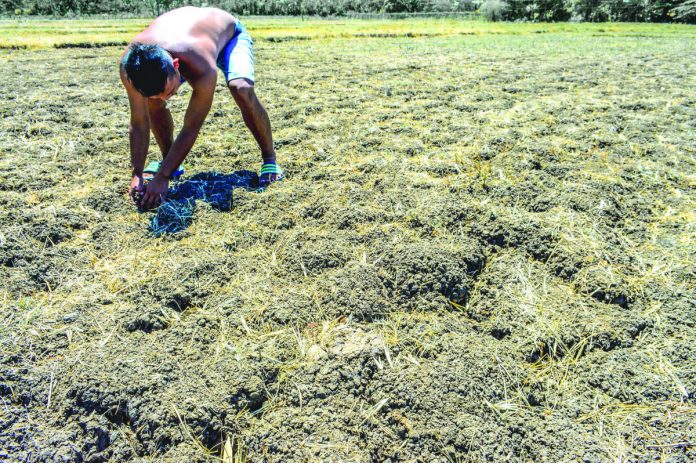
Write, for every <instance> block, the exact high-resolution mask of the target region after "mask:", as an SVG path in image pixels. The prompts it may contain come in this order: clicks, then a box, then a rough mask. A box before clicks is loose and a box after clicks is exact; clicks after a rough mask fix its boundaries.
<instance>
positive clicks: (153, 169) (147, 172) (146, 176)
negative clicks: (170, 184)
mask: <svg viewBox="0 0 696 463" xmlns="http://www.w3.org/2000/svg"><path fill="white" fill-rule="evenodd" d="M161 165H162V162H161V161H152V162H151V163H150V164H148V165H147V167H145V168H144V169H143V181H145V182H149V181H150V180H152V179H153V178H155V175H156V174H157V172H158V171H159V169H160V166H161ZM182 175H184V167H183V166H179V167H178V168H177V169H176V170H175V171H174V173H173V174H172V178H171V179H172V180H178V179H179V177H181V176H182Z"/></svg>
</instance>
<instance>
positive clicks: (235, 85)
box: [227, 79, 254, 102]
mask: <svg viewBox="0 0 696 463" xmlns="http://www.w3.org/2000/svg"><path fill="white" fill-rule="evenodd" d="M227 87H228V88H229V89H230V91H231V92H232V96H234V98H235V99H236V100H242V101H245V102H248V101H251V99H252V98H253V97H254V84H253V83H252V82H250V81H248V80H246V79H232V80H230V81H229V82H227Z"/></svg>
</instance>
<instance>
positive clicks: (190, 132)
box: [158, 70, 217, 179]
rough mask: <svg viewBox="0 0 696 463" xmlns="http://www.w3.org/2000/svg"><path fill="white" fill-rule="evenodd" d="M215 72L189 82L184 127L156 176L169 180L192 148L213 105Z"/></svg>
mask: <svg viewBox="0 0 696 463" xmlns="http://www.w3.org/2000/svg"><path fill="white" fill-rule="evenodd" d="M216 82H217V72H216V71H214V70H212V71H211V72H209V73H207V74H206V75H204V76H202V77H201V78H200V79H198V80H197V81H195V82H191V87H192V88H193V93H192V94H191V99H190V101H189V105H188V109H187V110H186V114H185V115H184V125H183V127H182V129H181V132H179V135H178V136H177V137H176V139H175V140H174V143H173V144H172V147H171V148H170V149H169V153H167V156H166V157H165V158H164V161H162V165H161V167H160V170H159V172H158V175H159V176H161V177H162V178H165V179H169V177H171V175H172V173H173V172H174V171H175V170H176V169H177V168H178V167H179V165H180V164H181V163H182V162H183V161H184V159H185V158H186V156H187V155H188V154H189V152H190V151H191V148H193V144H194V143H195V141H196V138H197V137H198V133H199V132H200V130H201V127H202V126H203V123H204V122H205V118H206V116H207V115H208V112H209V111H210V107H211V106H212V104H213V95H214V94H215V84H216Z"/></svg>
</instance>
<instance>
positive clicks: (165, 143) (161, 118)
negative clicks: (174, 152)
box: [147, 99, 174, 159]
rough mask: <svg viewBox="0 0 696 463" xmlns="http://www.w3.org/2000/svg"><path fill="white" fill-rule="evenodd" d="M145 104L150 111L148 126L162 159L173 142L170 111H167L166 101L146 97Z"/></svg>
mask: <svg viewBox="0 0 696 463" xmlns="http://www.w3.org/2000/svg"><path fill="white" fill-rule="evenodd" d="M147 104H148V109H149V111H150V128H151V129H152V134H153V135H154V136H155V140H157V145H158V146H159V148H160V151H161V152H162V159H164V158H165V157H166V156H167V153H169V149H170V148H171V147H172V143H174V121H173V120H172V113H171V112H169V108H167V102H166V101H162V100H155V99H148V100H147Z"/></svg>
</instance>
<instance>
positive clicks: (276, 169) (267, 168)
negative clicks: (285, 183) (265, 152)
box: [259, 162, 285, 187]
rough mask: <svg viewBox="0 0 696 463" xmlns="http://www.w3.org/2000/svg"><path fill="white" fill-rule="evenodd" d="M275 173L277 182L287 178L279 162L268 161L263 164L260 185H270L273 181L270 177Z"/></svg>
mask: <svg viewBox="0 0 696 463" xmlns="http://www.w3.org/2000/svg"><path fill="white" fill-rule="evenodd" d="M273 174H275V175H276V179H275V180H274V181H275V182H279V181H281V180H283V179H284V178H285V175H283V169H281V168H280V166H279V165H278V164H276V163H274V162H267V163H265V164H263V165H262V166H261V172H259V185H260V186H262V187H266V186H268V185H270V184H271V183H272V182H271V180H270V179H269V177H270V176H271V175H273ZM264 176H265V179H264Z"/></svg>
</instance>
